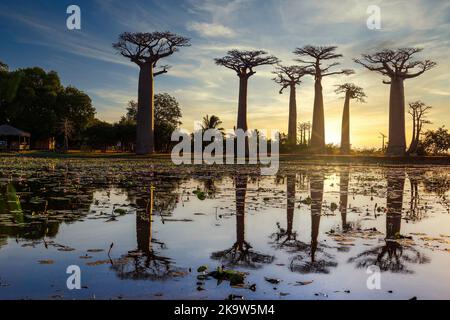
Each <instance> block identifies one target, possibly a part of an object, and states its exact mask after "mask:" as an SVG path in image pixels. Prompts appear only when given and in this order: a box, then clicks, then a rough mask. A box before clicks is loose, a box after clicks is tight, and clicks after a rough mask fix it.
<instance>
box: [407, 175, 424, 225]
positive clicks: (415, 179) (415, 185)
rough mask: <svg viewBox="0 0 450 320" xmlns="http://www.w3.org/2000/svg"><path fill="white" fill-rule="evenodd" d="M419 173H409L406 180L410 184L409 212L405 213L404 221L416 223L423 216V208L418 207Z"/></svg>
mask: <svg viewBox="0 0 450 320" xmlns="http://www.w3.org/2000/svg"><path fill="white" fill-rule="evenodd" d="M420 177H421V173H417V172H412V171H411V172H409V173H408V179H409V183H410V189H411V190H410V200H409V210H408V211H407V212H406V217H405V218H406V219H408V220H412V221H417V220H421V219H422V218H423V217H424V215H425V210H426V209H425V208H426V207H425V206H420V194H419V182H420Z"/></svg>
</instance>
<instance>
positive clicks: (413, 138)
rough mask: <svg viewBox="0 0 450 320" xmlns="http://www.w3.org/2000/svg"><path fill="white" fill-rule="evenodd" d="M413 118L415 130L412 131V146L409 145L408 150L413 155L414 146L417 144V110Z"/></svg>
mask: <svg viewBox="0 0 450 320" xmlns="http://www.w3.org/2000/svg"><path fill="white" fill-rule="evenodd" d="M412 118H413V130H412V138H411V144H410V145H409V148H408V153H413V152H414V145H415V142H416V130H417V128H416V122H417V121H416V110H415V109H414V110H413V114H412Z"/></svg>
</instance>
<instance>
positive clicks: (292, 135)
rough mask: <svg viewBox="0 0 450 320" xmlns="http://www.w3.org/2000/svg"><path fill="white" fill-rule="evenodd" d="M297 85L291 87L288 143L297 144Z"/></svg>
mask: <svg viewBox="0 0 450 320" xmlns="http://www.w3.org/2000/svg"><path fill="white" fill-rule="evenodd" d="M295 95H296V90H295V84H291V85H290V96H289V126H288V141H289V143H290V144H293V145H295V144H297V100H296V97H295Z"/></svg>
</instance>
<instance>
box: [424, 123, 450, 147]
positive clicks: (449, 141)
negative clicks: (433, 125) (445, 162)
mask: <svg viewBox="0 0 450 320" xmlns="http://www.w3.org/2000/svg"><path fill="white" fill-rule="evenodd" d="M423 136H424V138H423V141H422V144H423V147H424V149H425V151H426V152H427V153H431V154H445V153H447V152H448V149H450V133H448V129H446V128H445V127H444V126H442V127H440V128H438V129H436V130H427V132H425V133H424V135H423Z"/></svg>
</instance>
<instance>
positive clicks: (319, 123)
mask: <svg viewBox="0 0 450 320" xmlns="http://www.w3.org/2000/svg"><path fill="white" fill-rule="evenodd" d="M314 92H315V94H314V110H313V123H312V137H311V148H312V149H313V150H314V151H316V152H324V151H325V118H324V111H323V94H322V83H321V80H320V78H318V79H316V82H315V85H314Z"/></svg>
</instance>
